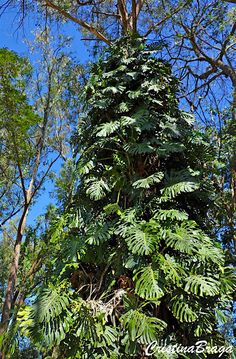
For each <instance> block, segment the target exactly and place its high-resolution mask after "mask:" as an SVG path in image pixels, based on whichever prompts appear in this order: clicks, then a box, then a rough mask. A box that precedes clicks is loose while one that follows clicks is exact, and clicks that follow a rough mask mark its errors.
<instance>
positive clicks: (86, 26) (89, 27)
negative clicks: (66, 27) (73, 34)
mask: <svg viewBox="0 0 236 359" xmlns="http://www.w3.org/2000/svg"><path fill="white" fill-rule="evenodd" d="M45 4H46V6H47V7H50V8H51V9H53V10H56V11H57V12H58V13H59V14H60V15H62V16H64V17H65V18H66V19H68V20H71V21H73V22H75V23H76V24H78V25H80V26H81V27H83V28H84V29H86V30H88V31H90V32H91V33H93V34H94V35H95V36H96V37H97V38H98V39H99V40H102V41H104V42H105V43H106V44H107V45H111V41H110V40H108V39H107V38H106V37H105V36H104V35H103V34H102V33H101V32H100V31H98V30H97V29H96V28H95V27H93V26H92V25H89V24H88V23H87V22H85V21H83V20H80V19H78V18H76V17H74V16H72V15H70V14H69V13H68V12H66V11H65V10H63V9H61V8H60V7H59V6H57V5H55V4H53V3H52V2H51V1H49V0H46V2H45Z"/></svg>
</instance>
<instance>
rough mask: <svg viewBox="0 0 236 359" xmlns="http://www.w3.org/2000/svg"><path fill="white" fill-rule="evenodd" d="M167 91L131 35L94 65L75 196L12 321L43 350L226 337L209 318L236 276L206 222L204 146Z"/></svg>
mask: <svg viewBox="0 0 236 359" xmlns="http://www.w3.org/2000/svg"><path fill="white" fill-rule="evenodd" d="M177 90H178V86H177V81H176V79H175V78H174V77H172V75H171V68H170V66H169V65H168V64H167V63H165V62H163V61H160V60H157V59H156V58H155V57H152V56H150V51H148V50H147V49H145V46H144V44H143V42H142V41H141V40H140V39H136V40H134V39H129V38H128V39H124V40H122V41H120V42H118V43H117V45H115V46H112V48H111V53H109V54H108V55H107V57H105V59H103V61H100V62H98V63H97V64H96V65H95V66H94V68H93V71H92V76H91V79H90V80H89V82H88V84H87V86H86V108H85V110H86V112H85V114H84V116H83V119H81V121H80V125H79V132H78V139H77V140H76V143H75V145H76V146H77V147H78V151H79V155H80V157H79V161H78V171H79V175H80V182H79V185H78V191H77V194H76V195H75V196H74V198H73V201H72V203H71V206H70V207H67V209H66V211H65V213H64V215H63V216H61V217H60V219H59V221H58V224H57V225H56V226H55V231H54V235H53V236H52V241H55V240H56V239H57V243H58V244H59V245H60V247H61V254H60V255H59V258H60V262H59V263H58V266H55V272H54V276H51V277H50V278H51V280H49V282H50V285H49V287H48V288H45V290H44V291H43V292H42V294H41V296H40V297H39V298H38V300H37V301H36V303H35V304H34V306H33V307H31V308H26V309H25V311H23V312H22V313H21V317H20V320H21V323H22V326H23V328H24V329H25V330H26V333H28V335H30V337H31V338H32V340H34V341H35V342H36V343H37V344H38V345H40V346H41V347H42V346H43V347H47V348H48V349H49V348H53V347H54V349H53V351H52V353H51V355H52V357H57V358H75V357H78V356H79V357H81V358H91V357H96V358H104V357H114V358H115V357H117V355H119V356H122V357H124V358H129V357H132V356H133V357H137V358H144V357H146V354H145V353H146V348H147V346H148V345H149V344H150V343H151V342H152V341H153V340H154V341H155V340H157V337H158V338H159V339H163V340H166V341H167V342H169V343H178V344H185V345H192V344H193V343H194V342H195V341H196V340H199V339H205V340H207V341H208V343H209V345H210V346H213V345H224V344H226V342H225V339H224V338H223V337H222V336H221V335H220V333H219V332H218V331H217V317H216V313H217V315H219V316H223V315H224V314H223V310H224V309H225V307H224V306H225V303H226V302H225V300H226V301H227V302H228V303H230V301H231V300H232V291H233V290H234V288H235V282H236V278H235V275H234V271H233V269H232V268H230V267H225V257H224V253H223V251H222V250H221V249H220V247H219V245H218V244H217V241H216V239H215V238H214V231H213V229H214V228H213V227H212V225H211V221H210V217H211V216H210V213H211V209H212V206H213V203H212V199H211V196H212V187H211V185H210V184H209V173H208V172H207V171H206V168H207V163H208V162H209V161H211V160H212V152H211V148H210V146H209V144H208V143H207V142H206V141H204V138H203V137H202V136H201V135H200V134H199V133H198V132H196V131H194V129H193V126H192V118H191V116H190V115H189V114H188V113H184V112H182V111H180V110H179V108H178V101H177V99H176V92H177ZM54 225H55V224H54ZM62 264H64V266H63V265H62ZM65 288H67V291H65ZM29 318H31V320H32V321H31V322H29ZM208 354H209V353H208ZM154 355H156V357H157V358H158V355H159V354H158V353H155V354H154ZM185 357H189V358H190V357H191V358H193V357H194V356H193V354H191V355H190V356H185Z"/></svg>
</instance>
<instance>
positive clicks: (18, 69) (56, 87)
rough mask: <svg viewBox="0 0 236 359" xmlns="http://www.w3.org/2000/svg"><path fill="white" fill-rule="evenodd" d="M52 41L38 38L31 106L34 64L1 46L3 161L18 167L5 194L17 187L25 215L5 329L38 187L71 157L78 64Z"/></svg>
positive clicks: (18, 295) (17, 294)
mask: <svg viewBox="0 0 236 359" xmlns="http://www.w3.org/2000/svg"><path fill="white" fill-rule="evenodd" d="M49 41H50V39H49V34H46V33H44V34H43V35H40V36H38V42H37V46H38V49H40V51H41V56H42V57H41V58H42V60H41V63H40V64H39V65H38V72H37V73H36V76H35V79H33V78H32V81H31V83H30V85H31V88H30V91H31V95H32V97H34V96H35V97H34V99H35V98H36V99H37V100H36V101H34V104H33V105H32V106H30V105H29V104H28V103H29V100H28V99H27V97H26V93H27V82H28V77H29V76H30V67H29V64H28V63H27V61H26V60H24V59H21V58H19V57H18V56H17V55H16V54H14V53H12V52H10V51H8V50H2V54H3V56H4V57H3V56H2V62H1V65H2V71H1V73H2V74H3V75H2V77H1V86H2V91H1V95H2V97H3V98H2V101H1V106H2V112H1V125H2V138H4V140H3V141H2V146H4V156H5V157H4V159H5V161H6V163H8V165H9V168H10V169H11V168H13V171H14V182H13V184H14V186H11V187H9V189H8V192H7V193H6V195H7V196H9V195H10V196H15V193H16V190H15V188H17V199H18V206H19V209H18V210H17V211H16V210H15V208H14V210H12V209H10V213H11V215H12V214H14V212H15V213H16V212H19V213H20V210H21V213H20V216H19V221H18V224H17V231H16V236H15V243H14V248H13V253H12V263H11V266H10V273H9V278H8V285H7V289H6V294H5V300H4V304H3V308H2V316H1V323H2V325H1V333H3V332H4V331H5V330H6V328H7V326H8V324H9V321H10V315H11V312H12V310H13V308H14V304H15V303H17V302H18V301H19V302H21V301H22V300H24V295H25V293H24V288H21V289H20V290H19V288H18V289H17V290H16V286H17V273H18V269H19V261H20V251H21V246H22V242H23V236H24V234H25V226H26V219H27V216H28V212H29V209H30V208H31V207H32V204H33V201H34V200H35V199H36V198H37V195H38V193H39V190H41V189H42V188H43V184H44V182H45V179H46V178H47V177H48V176H49V174H50V171H51V169H52V167H53V165H54V164H55V163H56V162H57V161H58V160H59V159H60V158H62V159H63V158H64V157H65V155H66V141H67V140H68V135H69V131H70V128H72V127H73V118H74V116H75V113H74V102H73V101H74V100H75V96H74V95H73V93H74V92H73V90H74V82H76V85H75V86H76V87H77V88H78V84H77V76H78V73H79V71H80V70H79V67H78V66H74V64H73V61H72V60H71V59H70V58H69V57H68V56H66V55H65V54H64V53H63V52H62V47H63V46H64V45H65V41H64V40H63V39H61V41H60V43H59V44H58V43H57V45H54V46H53V45H52V47H50V46H49ZM5 61H6V62H5ZM8 67H9V71H7V72H6V71H5V68H8ZM42 69H43V71H42ZM3 70H4V71H3ZM28 85H29V83H28ZM70 86H71V88H70ZM28 89H29V88H28ZM34 89H35V90H34ZM3 174H4V173H3ZM9 193H10V194H9ZM2 200H6V196H5V198H4V196H3V197H2ZM9 207H10V206H9V204H8V208H9ZM8 212H9V210H8V211H7V213H6V218H5V219H3V222H4V223H5V222H6V220H7V219H9V213H8ZM2 215H4V213H2ZM3 218H4V217H3ZM34 266H35V262H34V261H33V262H32V268H31V269H29V272H31V271H32V273H31V274H32V275H33V274H34V273H35V269H36V268H35V267H34Z"/></svg>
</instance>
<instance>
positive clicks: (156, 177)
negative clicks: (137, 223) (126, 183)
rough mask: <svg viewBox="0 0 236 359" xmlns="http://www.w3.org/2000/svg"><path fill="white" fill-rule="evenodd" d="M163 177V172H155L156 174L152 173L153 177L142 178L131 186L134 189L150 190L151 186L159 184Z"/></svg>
mask: <svg viewBox="0 0 236 359" xmlns="http://www.w3.org/2000/svg"><path fill="white" fill-rule="evenodd" d="M163 177H164V173H163V172H157V173H154V174H153V175H151V176H148V177H146V178H143V179H140V180H137V181H135V182H134V183H133V184H132V186H133V187H134V188H145V189H148V188H150V187H151V186H153V185H154V184H155V183H160V182H161V180H162V179H163Z"/></svg>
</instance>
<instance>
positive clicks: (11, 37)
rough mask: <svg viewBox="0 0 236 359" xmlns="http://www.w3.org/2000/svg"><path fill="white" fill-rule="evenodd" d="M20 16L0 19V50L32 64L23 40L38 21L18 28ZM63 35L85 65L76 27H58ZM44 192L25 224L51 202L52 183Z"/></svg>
mask: <svg viewBox="0 0 236 359" xmlns="http://www.w3.org/2000/svg"><path fill="white" fill-rule="evenodd" d="M19 20H20V16H19V14H17V13H16V11H15V10H13V9H8V10H7V11H6V12H5V13H4V14H3V15H2V16H1V17H0V48H2V47H6V48H8V49H10V50H13V51H15V52H17V53H18V54H19V55H21V56H26V57H29V58H30V61H31V63H32V64H33V63H34V61H35V60H36V58H35V57H34V54H30V52H29V49H28V47H27V45H26V43H25V40H26V39H27V40H33V38H34V36H33V33H34V32H35V31H36V30H37V27H38V20H37V18H36V17H34V16H33V15H30V16H29V17H27V18H26V19H25V20H24V24H23V26H22V27H20V28H18V26H19ZM58 31H60V32H63V33H64V34H65V35H67V36H70V37H72V46H71V49H70V50H71V51H72V53H74V55H75V57H76V58H77V59H78V61H79V62H80V63H85V62H86V61H87V60H88V59H89V53H88V47H87V46H85V44H84V43H83V41H81V39H80V32H79V29H78V27H77V26H76V25H75V24H73V23H67V24H64V25H63V26H60V28H59V30H58ZM54 170H55V171H57V172H59V170H60V164H59V163H58V164H57V165H56V166H55V167H54ZM45 188H46V189H45V191H44V192H42V193H41V195H40V196H39V197H38V200H37V203H35V204H34V206H33V207H32V208H31V211H30V213H29V216H28V220H27V223H28V224H33V223H34V222H35V219H36V218H37V216H38V215H40V214H42V213H43V212H44V211H45V209H46V207H47V205H48V204H49V203H52V202H53V199H52V198H51V197H50V195H49V194H50V192H53V185H52V182H49V181H47V182H46V183H45Z"/></svg>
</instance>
